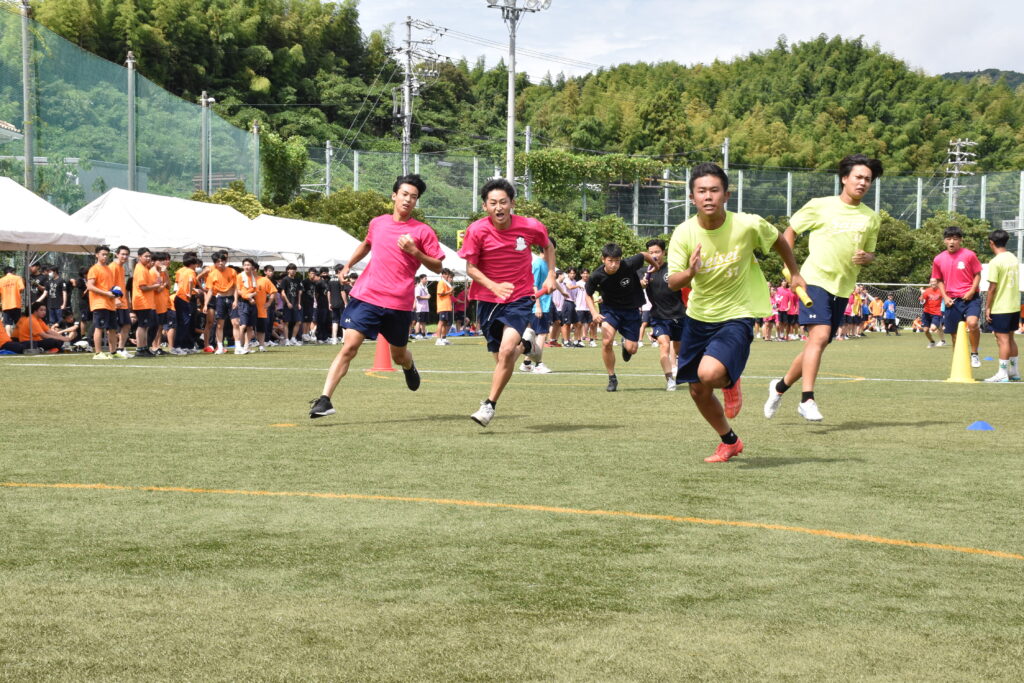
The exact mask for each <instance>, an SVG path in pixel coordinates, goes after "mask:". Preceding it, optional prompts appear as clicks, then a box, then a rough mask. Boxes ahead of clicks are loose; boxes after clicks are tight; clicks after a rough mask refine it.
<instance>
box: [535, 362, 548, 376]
mask: <svg viewBox="0 0 1024 683" xmlns="http://www.w3.org/2000/svg"><path fill="white" fill-rule="evenodd" d="M533 371H534V372H536V373H537V374H540V375H546V374H548V373H549V372H551V368H549V367H548V366H546V365H544V364H543V363H537V364H536V365H534V366H533Z"/></svg>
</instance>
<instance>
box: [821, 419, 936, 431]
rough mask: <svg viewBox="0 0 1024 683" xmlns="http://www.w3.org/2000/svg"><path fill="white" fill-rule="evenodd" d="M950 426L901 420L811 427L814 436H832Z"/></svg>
mask: <svg viewBox="0 0 1024 683" xmlns="http://www.w3.org/2000/svg"><path fill="white" fill-rule="evenodd" d="M945 424H949V423H948V422H943V421H941V420H920V421H907V420H904V421H899V420H890V421H883V420H873V421H869V420H848V421H846V422H840V423H839V424H835V425H832V424H821V425H811V428H812V429H814V432H813V433H814V434H830V433H832V432H849V431H854V430H865V431H870V430H872V429H878V428H887V427H934V426H938V425H945Z"/></svg>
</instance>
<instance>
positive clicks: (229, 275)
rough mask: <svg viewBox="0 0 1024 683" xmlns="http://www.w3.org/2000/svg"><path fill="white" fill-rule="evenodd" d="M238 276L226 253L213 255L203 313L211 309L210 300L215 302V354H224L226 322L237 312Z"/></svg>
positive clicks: (236, 338) (218, 252)
mask: <svg viewBox="0 0 1024 683" xmlns="http://www.w3.org/2000/svg"><path fill="white" fill-rule="evenodd" d="M237 279H238V278H237V275H236V274H235V269H234V268H229V267H228V254H227V252H226V251H223V250H222V251H217V252H214V254H213V268H211V269H210V272H209V274H208V275H207V276H206V300H205V301H204V302H203V312H204V313H205V312H206V311H208V310H209V309H210V300H211V299H212V300H213V310H214V318H215V320H216V321H217V332H216V335H217V350H216V351H214V353H217V354H223V353H224V321H225V320H229V319H231V313H232V311H233V310H236V305H237V303H238V291H237V289H236V287H235V284H236V280H237ZM235 343H236V344H237V343H238V336H237V335H236V336H235Z"/></svg>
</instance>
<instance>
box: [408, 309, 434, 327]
mask: <svg viewBox="0 0 1024 683" xmlns="http://www.w3.org/2000/svg"><path fill="white" fill-rule="evenodd" d="M429 317H430V311H415V312H414V313H413V314H412V319H413V320H415V321H416V322H418V323H423V324H424V325H426V324H427V323H428V322H430V321H429Z"/></svg>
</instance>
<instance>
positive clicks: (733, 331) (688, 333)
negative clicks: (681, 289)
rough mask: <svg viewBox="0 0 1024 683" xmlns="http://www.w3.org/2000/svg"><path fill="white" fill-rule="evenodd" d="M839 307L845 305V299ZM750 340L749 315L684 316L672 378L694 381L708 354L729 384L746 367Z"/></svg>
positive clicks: (751, 329) (750, 325) (734, 380)
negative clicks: (728, 317) (716, 318)
mask: <svg viewBox="0 0 1024 683" xmlns="http://www.w3.org/2000/svg"><path fill="white" fill-rule="evenodd" d="M811 296H814V295H813V294H812V295H811ZM815 303H817V302H815ZM843 307H844V308H845V307H846V302H845V300H844V301H843ZM841 313H842V311H840V314H841ZM753 341H754V319H753V318H736V319H735V320H726V321H725V322H720V323H706V322H702V321H700V320H694V319H693V318H689V319H687V321H686V324H684V325H683V343H682V345H681V346H680V348H679V360H678V367H677V369H676V381H677V382H687V383H689V384H693V383H694V382H697V381H698V379H697V369H698V368H699V367H700V361H701V358H703V357H704V356H711V357H712V358H714V359H716V360H717V361H719V362H720V363H721V364H722V365H724V366H725V370H726V372H728V373H729V380H730V384H729V386H728V387H726V388H731V387H732V386H733V385H734V384H735V383H736V380H738V379H739V378H740V376H741V375H742V374H743V369H744V368H746V367H747V359H748V358H749V357H750V344H751V342H753Z"/></svg>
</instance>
